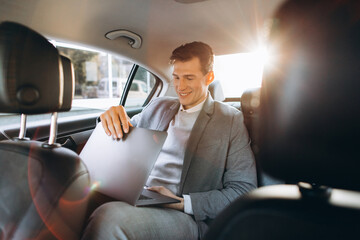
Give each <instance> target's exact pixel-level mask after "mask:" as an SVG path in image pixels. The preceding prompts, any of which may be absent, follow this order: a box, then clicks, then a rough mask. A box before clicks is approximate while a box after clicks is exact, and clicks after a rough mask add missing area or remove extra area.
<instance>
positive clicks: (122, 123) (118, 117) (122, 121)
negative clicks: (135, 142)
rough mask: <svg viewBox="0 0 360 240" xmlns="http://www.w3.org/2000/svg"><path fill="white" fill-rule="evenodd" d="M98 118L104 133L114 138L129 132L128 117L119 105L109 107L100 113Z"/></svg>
mask: <svg viewBox="0 0 360 240" xmlns="http://www.w3.org/2000/svg"><path fill="white" fill-rule="evenodd" d="M100 119H101V123H102V126H103V128H104V130H105V132H106V134H107V135H108V136H110V135H111V136H113V138H114V139H117V138H122V137H123V136H124V133H128V132H129V128H130V126H131V127H132V124H131V123H130V118H129V116H128V115H127V113H126V111H125V108H124V107H123V106H121V105H119V106H113V107H111V108H110V109H109V110H107V111H106V112H104V113H103V114H101V115H100Z"/></svg>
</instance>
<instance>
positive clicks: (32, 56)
mask: <svg viewBox="0 0 360 240" xmlns="http://www.w3.org/2000/svg"><path fill="white" fill-rule="evenodd" d="M0 62H1V70H0V72H1V74H0V91H2V93H1V94H0V112H2V113H21V114H38V113H49V112H55V111H66V110H69V109H70V108H71V100H72V95H73V84H74V83H73V81H74V79H73V74H71V72H72V69H71V62H70V60H69V59H66V58H64V57H60V55H59V54H58V52H57V50H56V48H55V47H53V46H52V45H51V44H50V43H49V42H48V41H47V40H46V39H45V38H44V37H42V36H41V35H40V34H38V33H36V32H34V31H32V30H31V29H29V28H27V27H25V26H22V25H19V24H16V23H12V22H3V23H1V24H0ZM69 73H70V74H69ZM88 189H89V176H88V171H87V169H86V167H85V165H84V164H83V163H82V161H81V159H80V158H79V156H78V155H77V154H76V153H75V152H73V151H71V150H69V149H65V148H62V147H59V146H58V145H57V144H44V143H42V142H38V141H30V140H25V139H13V140H6V141H1V142H0V216H1V217H0V238H1V239H79V238H80V236H81V232H82V228H83V224H84V218H85V214H86V208H87V203H88V194H87V191H88Z"/></svg>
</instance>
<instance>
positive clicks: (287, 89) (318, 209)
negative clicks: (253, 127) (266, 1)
mask: <svg viewBox="0 0 360 240" xmlns="http://www.w3.org/2000/svg"><path fill="white" fill-rule="evenodd" d="M359 13H360V5H359V2H358V1H351V0H344V1H337V0H319V1H312V0H289V1H287V2H285V3H284V4H283V5H282V7H281V8H280V9H279V10H278V12H277V13H276V15H275V18H274V21H273V26H272V30H271V34H270V45H269V46H270V47H272V48H273V51H274V55H275V57H276V62H275V63H274V66H269V68H268V69H267V71H266V73H265V74H264V79H263V85H262V88H261V94H260V109H259V110H260V117H261V118H260V126H259V127H260V128H259V129H260V132H259V134H258V145H259V149H260V152H259V158H258V160H259V161H260V164H261V166H262V168H263V170H264V171H265V172H267V173H269V174H271V175H272V176H274V177H277V178H279V179H282V180H284V181H286V182H296V183H297V184H294V185H290V184H287V185H285V184H284V185H274V186H266V187H261V188H259V189H257V190H255V191H253V192H252V193H250V194H249V195H248V196H245V197H242V198H239V199H238V200H237V201H235V202H234V203H233V204H231V205H230V206H229V207H228V208H227V209H226V210H225V211H224V212H223V213H221V214H220V215H219V216H218V218H217V219H215V221H214V222H213V224H212V226H211V227H210V230H209V232H208V233H207V235H206V237H205V238H206V239H355V238H358V237H359V236H360V192H359V191H360V174H359V173H358V172H359V169H360V161H359V153H360V151H359V145H360V140H359V138H358V133H359V132H360V124H359V122H360V112H359V110H358V106H359V104H360V95H359V94H358V89H359V88H360V81H358V79H359V77H360V67H359V66H358V65H359V62H360V45H359V42H360V18H359V16H360V14H359Z"/></svg>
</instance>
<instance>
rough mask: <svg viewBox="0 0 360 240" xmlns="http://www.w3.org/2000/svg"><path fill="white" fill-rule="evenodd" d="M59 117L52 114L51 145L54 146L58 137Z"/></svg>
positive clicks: (56, 114) (55, 113)
mask: <svg viewBox="0 0 360 240" xmlns="http://www.w3.org/2000/svg"><path fill="white" fill-rule="evenodd" d="M57 117H58V113H57V112H54V113H52V114H51V123H50V136H49V145H54V144H55V141H56V135H57Z"/></svg>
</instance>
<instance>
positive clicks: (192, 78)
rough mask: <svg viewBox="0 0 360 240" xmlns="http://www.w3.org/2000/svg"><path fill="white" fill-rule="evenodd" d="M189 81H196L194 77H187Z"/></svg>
mask: <svg viewBox="0 0 360 240" xmlns="http://www.w3.org/2000/svg"><path fill="white" fill-rule="evenodd" d="M186 79H187V80H194V77H187V78H186Z"/></svg>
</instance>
